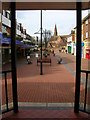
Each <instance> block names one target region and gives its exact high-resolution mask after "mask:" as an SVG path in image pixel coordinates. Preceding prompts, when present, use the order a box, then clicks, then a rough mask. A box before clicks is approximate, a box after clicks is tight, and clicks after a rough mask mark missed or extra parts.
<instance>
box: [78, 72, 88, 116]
mask: <svg viewBox="0 0 90 120" xmlns="http://www.w3.org/2000/svg"><path fill="white" fill-rule="evenodd" d="M80 72H83V73H86V83H85V99H84V110H83V111H84V112H87V111H86V100H87V85H88V74H89V73H90V71H88V70H80ZM88 113H89V114H90V112H88Z"/></svg>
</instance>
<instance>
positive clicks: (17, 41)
mask: <svg viewBox="0 0 90 120" xmlns="http://www.w3.org/2000/svg"><path fill="white" fill-rule="evenodd" d="M0 39H1V44H8V45H9V44H11V38H5V37H3V34H2V33H1V32H0ZM16 45H20V46H21V47H23V48H32V47H34V45H28V44H24V43H23V42H22V41H19V40H16Z"/></svg>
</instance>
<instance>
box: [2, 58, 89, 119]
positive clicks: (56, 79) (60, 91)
mask: <svg viewBox="0 0 90 120" xmlns="http://www.w3.org/2000/svg"><path fill="white" fill-rule="evenodd" d="M68 61H69V62H70V60H66V62H68ZM24 62H25V61H24ZM68 64H70V63H68ZM74 65H75V64H74ZM71 66H73V64H72V65H71ZM43 73H44V75H42V76H41V75H40V66H37V65H36V60H34V61H33V64H30V65H27V64H24V65H23V66H22V67H21V68H19V69H18V70H17V75H18V100H19V102H47V103H48V102H49V103H64V102H66V103H67V102H68V103H69V102H74V94H75V78H74V76H73V75H72V73H71V72H69V71H68V70H67V69H66V68H65V67H64V66H63V65H62V64H57V60H56V58H55V57H53V56H52V65H51V66H50V65H49V64H44V65H43ZM8 78H9V79H8V89H9V90H8V91H9V102H11V101H12V95H11V94H12V92H11V91H12V88H11V79H10V75H8ZM2 85H3V104H4V103H5V91H4V80H3V82H2ZM81 90H82V92H83V90H84V87H83V85H82V87H81ZM7 116H8V119H6V120H10V119H12V120H13V119H15V118H16V119H17V118H66V119H67V118H70V119H72V120H73V119H74V118H78V119H80V118H81V119H82V118H88V117H89V116H88V114H85V113H82V112H80V113H79V114H74V112H73V110H36V109H35V110H19V113H18V114H13V112H10V113H7V114H4V115H3V118H6V117H7ZM89 118H90V117H89Z"/></svg>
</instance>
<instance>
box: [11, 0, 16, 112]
mask: <svg viewBox="0 0 90 120" xmlns="http://www.w3.org/2000/svg"><path fill="white" fill-rule="evenodd" d="M15 7H16V3H15V2H11V66H12V90H13V106H14V112H15V113H17V112H18V99H17V72H16V40H15V36H16V23H15Z"/></svg>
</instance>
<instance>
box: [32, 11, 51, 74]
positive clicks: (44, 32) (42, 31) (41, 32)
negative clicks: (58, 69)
mask: <svg viewBox="0 0 90 120" xmlns="http://www.w3.org/2000/svg"><path fill="white" fill-rule="evenodd" d="M34 34H40V35H41V62H40V63H41V69H40V75H43V71H42V34H45V49H46V48H47V40H46V34H48V35H50V32H47V31H46V29H45V31H44V30H43V28H42V10H41V28H40V30H39V31H38V32H35V33H34Z"/></svg>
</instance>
